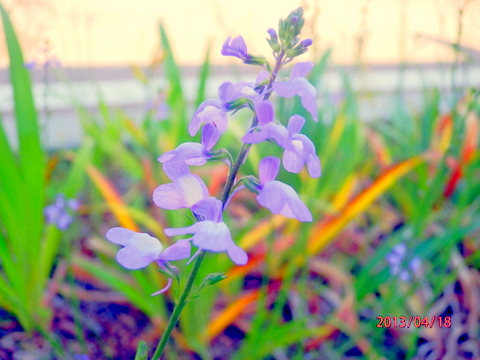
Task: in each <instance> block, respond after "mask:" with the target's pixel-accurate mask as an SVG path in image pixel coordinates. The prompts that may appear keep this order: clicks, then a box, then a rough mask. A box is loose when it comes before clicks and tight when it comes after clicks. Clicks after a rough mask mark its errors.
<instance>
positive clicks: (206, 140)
mask: <svg viewBox="0 0 480 360" xmlns="http://www.w3.org/2000/svg"><path fill="white" fill-rule="evenodd" d="M219 137H220V132H219V131H218V129H217V128H216V127H215V126H214V125H212V124H206V125H205V126H204V127H203V131H202V146H203V149H204V150H206V151H210V150H212V148H213V147H214V146H215V144H216V143H217V141H218V138H219ZM202 165H203V164H202Z"/></svg>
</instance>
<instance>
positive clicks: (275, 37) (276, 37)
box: [267, 28, 278, 40]
mask: <svg viewBox="0 0 480 360" xmlns="http://www.w3.org/2000/svg"><path fill="white" fill-rule="evenodd" d="M267 33H268V35H270V37H271V38H272V39H275V40H278V36H277V32H276V31H275V30H274V29H272V28H270V29H268V30H267Z"/></svg>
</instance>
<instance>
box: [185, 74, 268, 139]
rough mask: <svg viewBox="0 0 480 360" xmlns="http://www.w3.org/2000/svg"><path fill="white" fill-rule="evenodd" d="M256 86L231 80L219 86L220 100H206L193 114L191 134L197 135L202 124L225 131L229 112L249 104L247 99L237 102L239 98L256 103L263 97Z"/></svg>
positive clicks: (220, 131) (220, 132)
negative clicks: (256, 89)
mask: <svg viewBox="0 0 480 360" xmlns="http://www.w3.org/2000/svg"><path fill="white" fill-rule="evenodd" d="M254 88H255V84H253V83H248V82H244V81H242V82H239V83H235V84H234V83H232V82H229V81H226V82H224V83H223V84H222V85H220V87H219V88H218V97H219V98H220V100H214V99H210V100H206V101H204V102H203V103H201V104H200V106H199V107H198V109H197V111H195V113H194V114H193V117H192V120H191V121H190V124H189V125H188V132H189V133H190V135H191V136H195V135H196V134H197V132H198V130H200V127H201V126H202V124H212V125H214V126H215V127H216V128H217V130H218V132H219V134H222V133H224V132H225V131H226V130H227V127H228V117H227V113H228V112H229V111H231V110H235V109H239V108H241V107H244V106H247V102H246V101H242V102H241V104H237V103H236V102H237V100H239V99H245V100H247V101H250V102H252V103H256V102H257V101H259V100H260V99H261V95H260V94H259V93H257V92H256V91H255V89H254Z"/></svg>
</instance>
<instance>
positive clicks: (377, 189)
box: [308, 157, 422, 254]
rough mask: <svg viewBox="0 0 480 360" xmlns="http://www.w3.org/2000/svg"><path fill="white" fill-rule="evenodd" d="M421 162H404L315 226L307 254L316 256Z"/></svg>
mask: <svg viewBox="0 0 480 360" xmlns="http://www.w3.org/2000/svg"><path fill="white" fill-rule="evenodd" d="M421 162H422V159H421V157H414V158H411V159H408V160H405V161H403V162H401V163H399V164H397V165H395V166H393V167H392V168H391V169H389V170H388V171H386V172H384V173H383V174H382V175H381V176H380V177H379V178H377V179H376V180H375V181H374V182H373V184H372V185H370V186H369V187H368V188H367V189H365V190H364V191H362V192H361V193H360V194H359V195H357V196H356V197H355V198H354V199H353V200H352V201H351V202H350V203H348V204H347V205H346V206H345V207H344V208H343V209H342V210H341V211H340V213H339V215H337V216H333V217H331V218H328V219H326V220H324V221H322V222H320V223H319V224H317V225H315V226H314V227H313V229H312V231H311V233H310V236H309V241H308V253H309V254H316V253H318V252H319V251H320V250H321V249H323V248H324V247H325V245H327V244H328V243H329V242H330V241H331V240H332V239H333V238H334V237H335V236H336V235H337V234H338V233H339V232H340V231H341V230H342V229H343V228H344V227H345V225H347V224H348V222H349V221H350V220H352V219H353V218H354V217H355V216H356V215H358V214H360V213H361V212H362V211H364V210H365V209H367V208H368V206H370V204H371V203H372V202H373V201H375V200H376V199H377V198H378V197H380V196H381V195H382V194H383V193H384V192H385V191H386V190H387V189H388V188H389V187H390V186H392V185H393V184H394V183H395V181H397V180H398V179H399V178H401V177H402V176H403V175H405V174H406V173H408V172H409V171H410V170H411V169H413V168H414V167H416V166H417V165H419V164H420V163H421Z"/></svg>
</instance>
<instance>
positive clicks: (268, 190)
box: [257, 181, 312, 221]
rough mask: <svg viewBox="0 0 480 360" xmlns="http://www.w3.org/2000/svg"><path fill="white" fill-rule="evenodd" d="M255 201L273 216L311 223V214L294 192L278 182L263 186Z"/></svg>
mask: <svg viewBox="0 0 480 360" xmlns="http://www.w3.org/2000/svg"><path fill="white" fill-rule="evenodd" d="M257 201H258V203H259V204H260V205H262V206H265V207H266V208H268V209H269V210H270V211H271V212H272V213H274V214H281V215H283V216H286V217H289V218H292V219H298V220H300V221H312V214H311V213H310V211H309V210H308V208H307V206H306V205H305V204H304V203H303V202H302V200H300V198H299V197H298V195H297V193H296V192H295V190H293V188H292V187H290V186H289V185H287V184H284V183H282V182H280V181H272V182H269V183H267V184H265V185H264V187H263V190H262V192H261V193H260V194H259V195H257Z"/></svg>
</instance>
